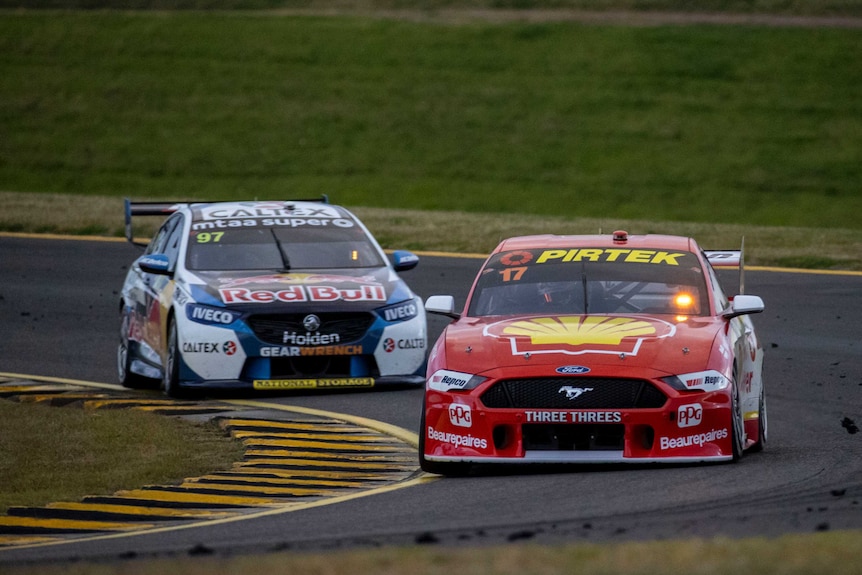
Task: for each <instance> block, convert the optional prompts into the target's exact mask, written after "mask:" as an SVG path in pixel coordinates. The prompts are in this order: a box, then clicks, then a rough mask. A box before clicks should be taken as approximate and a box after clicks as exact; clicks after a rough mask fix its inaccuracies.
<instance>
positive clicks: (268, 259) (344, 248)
mask: <svg viewBox="0 0 862 575" xmlns="http://www.w3.org/2000/svg"><path fill="white" fill-rule="evenodd" d="M382 265H384V262H383V260H382V258H381V257H380V255H379V252H378V251H377V249H376V248H375V246H374V245H373V244H372V243H371V241H370V240H369V239H368V237H367V236H366V235H365V233H364V232H363V231H362V230H361V229H360V228H358V227H351V228H327V229H325V230H320V229H310V228H308V229H306V228H274V227H255V228H253V229H243V228H239V229H227V230H209V229H207V230H194V229H193V230H192V232H191V235H190V237H189V248H188V255H187V258H186V266H187V267H188V268H189V269H191V270H199V271H204V270H213V271H219V270H259V269H267V270H270V269H278V270H287V269H292V270H295V269H333V268H342V269H344V268H347V269H350V268H366V267H380V266H382Z"/></svg>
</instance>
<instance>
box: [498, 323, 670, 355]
mask: <svg viewBox="0 0 862 575" xmlns="http://www.w3.org/2000/svg"><path fill="white" fill-rule="evenodd" d="M675 331H676V328H675V327H674V326H673V325H672V324H669V323H666V322H664V321H661V320H657V319H652V318H650V319H643V318H633V317H620V316H615V317H608V316H592V315H588V316H564V317H538V318H530V319H523V320H516V321H509V322H500V323H497V324H493V325H489V326H488V327H486V328H485V335H489V336H495V337H501V338H508V339H509V340H510V342H511V345H512V354H513V355H524V354H526V353H531V354H535V353H565V354H570V355H579V354H583V353H627V354H629V355H637V352H638V350H639V349H640V346H641V344H642V343H643V341H644V340H645V339H646V338H663V337H668V336H670V335H673V334H674V332H675Z"/></svg>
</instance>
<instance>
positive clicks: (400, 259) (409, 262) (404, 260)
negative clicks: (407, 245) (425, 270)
mask: <svg viewBox="0 0 862 575" xmlns="http://www.w3.org/2000/svg"><path fill="white" fill-rule="evenodd" d="M418 263H419V256H417V255H416V254H414V253H413V252H408V251H406V250H397V251H395V252H393V253H392V265H393V267H394V268H395V271H397V272H405V271H407V270H412V269H413V268H415V267H416V264H418Z"/></svg>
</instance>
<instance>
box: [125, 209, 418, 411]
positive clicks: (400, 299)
mask: <svg viewBox="0 0 862 575" xmlns="http://www.w3.org/2000/svg"><path fill="white" fill-rule="evenodd" d="M125 209H126V236H127V238H128V239H129V241H132V242H133V243H135V242H134V239H133V233H132V219H133V217H134V216H144V215H149V216H162V217H166V216H167V219H166V220H165V222H164V223H163V224H162V226H161V227H160V229H159V230H158V232H157V233H156V234H155V236H154V237H153V239H152V241H150V242H149V244H145V245H146V246H147V247H146V250H145V252H144V254H143V255H142V256H141V257H139V258H138V259H137V260H136V261H135V262H134V264H133V265H132V266H131V267H130V269H129V271H128V274H127V276H126V280H125V284H124V285H123V289H122V294H121V297H120V302H119V311H120V341H119V346H118V351H117V364H118V373H119V380H120V382H121V383H122V384H123V385H125V386H127V387H149V386H152V387H156V386H158V385H159V384H161V387H162V388H163V389H164V391H165V393H167V394H168V395H171V396H178V395H182V394H183V393H184V392H188V391H191V390H195V389H200V388H246V389H255V390H302V389H334V388H371V387H374V386H379V385H385V384H402V385H404V384H407V385H421V384H423V383H424V381H425V373H424V368H425V352H426V341H427V335H426V319H425V311H424V307H423V304H422V300H421V299H420V298H419V297H417V296H416V295H415V294H414V293H413V292H412V291H411V290H410V288H409V287H408V286H407V284H405V283H404V281H403V280H401V278H400V277H399V276H398V274H397V272H400V271H404V270H409V269H411V268H413V267H415V266H416V264H417V262H418V257H417V256H416V255H415V254H412V253H410V252H406V251H396V252H394V253H393V256H392V262H390V261H389V259H388V258H387V257H386V254H385V253H384V252H383V250H382V249H381V248H380V246H379V245H378V243H377V242H376V241H375V239H374V238H373V237H372V235H371V234H370V233H369V231H368V230H367V229H366V227H365V226H364V225H363V224H362V223H361V222H360V221H359V220H358V219H357V218H356V217H355V216H354V215H353V214H351V213H350V212H349V211H348V210H346V209H344V208H343V207H339V206H335V205H331V204H329V203H328V202H327V201H326V197H325V196H324V197H323V198H322V199H321V200H320V201H313V200H298V201H255V202H226V203H225V202H220V203H156V202H131V201H129V200H126V204H125ZM139 245H140V244H139Z"/></svg>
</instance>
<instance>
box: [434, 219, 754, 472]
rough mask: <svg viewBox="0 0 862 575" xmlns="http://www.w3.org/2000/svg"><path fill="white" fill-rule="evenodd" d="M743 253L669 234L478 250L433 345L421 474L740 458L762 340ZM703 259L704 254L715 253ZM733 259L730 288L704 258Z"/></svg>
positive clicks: (443, 301)
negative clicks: (482, 254)
mask: <svg viewBox="0 0 862 575" xmlns="http://www.w3.org/2000/svg"><path fill="white" fill-rule="evenodd" d="M742 257H743V256H742V250H741V249H740V250H728V251H722V252H718V251H713V252H704V251H702V250H701V249H700V248H699V247H698V245H697V244H696V243H695V241H694V240H692V239H689V238H683V237H676V236H661V235H645V236H629V234H627V233H626V232H624V231H618V232H614V234H613V235H588V236H553V235H541V236H529V237H517V238H512V239H508V240H504V241H503V242H502V243H501V244H500V245H499V246H497V248H496V249H495V250H494V251H493V252H492V254H491V255H490V256H489V257H488V259H487V260H486V261H485V263H484V265H483V266H482V268H481V269H480V271H479V273H478V276H477V277H476V279H475V281H474V283H473V286H472V288H471V290H470V292H469V295H468V298H467V301H466V305H465V307H464V310H463V312H457V311H456V310H455V304H454V299H453V298H452V296H431V297H430V298H428V300H427V301H426V303H425V308H426V311H428V312H430V313H437V314H443V315H447V316H449V317H451V318H452V319H454V320H455V321H454V322H452V323H450V324H449V325H448V326H447V327H446V328H445V330H444V331H443V333H442V334H441V335H440V337H439V339H438V340H437V342H436V343H435V344H434V346H433V347H432V348H431V350H430V353H429V357H428V371H427V382H426V388H425V398H424V405H423V410H422V424H421V433H420V448H419V456H420V463H421V466H422V469H423V470H425V471H428V472H432V473H440V474H444V475H458V474H463V473H466V472H468V471H469V469H470V466H471V465H473V464H479V463H505V464H511V463H566V462H571V463H598V462H604V463H626V462H632V463H655V462H679V463H690V462H708V461H725V460H727V461H735V460H737V459H739V457H740V456H741V455H742V453H743V451H745V450H746V449H747V450H750V451H757V450H761V449H763V447H764V445H765V443H766V434H767V426H766V402H765V397H764V392H763V381H762V377H761V372H762V366H763V348H762V346H761V344H760V342H759V341H758V339H757V336H756V334H755V331H754V326H753V324H752V321H751V317H750V314H754V313H758V312H761V311H763V307H764V304H763V300H762V299H761V298H759V297H757V296H753V295H744V294H743V293H742V292H743V289H742V288H743V283H744V282H743V281H742V278H743V273H742V271H743V269H744V268H743V264H742ZM710 262H714V263H713V264H711V263H710ZM713 266H715V267H720V266H722V267H724V266H727V267H737V268H739V270H740V273H739V277H740V292H739V293H740V295H736V296H735V297H733V298H729V297H727V296H726V295H725V293H724V292H723V291H722V288H721V286H720V284H719V281H718V276H717V273H716V271H715V269H714V267H713Z"/></svg>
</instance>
